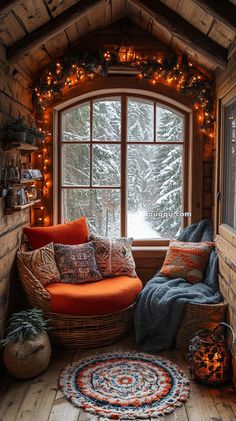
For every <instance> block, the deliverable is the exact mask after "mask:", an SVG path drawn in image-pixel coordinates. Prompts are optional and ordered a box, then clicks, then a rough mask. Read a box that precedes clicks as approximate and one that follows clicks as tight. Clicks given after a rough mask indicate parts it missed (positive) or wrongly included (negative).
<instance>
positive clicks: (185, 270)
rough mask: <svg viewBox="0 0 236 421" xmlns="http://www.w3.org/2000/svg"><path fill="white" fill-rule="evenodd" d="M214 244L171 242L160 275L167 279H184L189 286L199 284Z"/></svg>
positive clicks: (206, 242) (208, 242) (204, 242)
mask: <svg viewBox="0 0 236 421" xmlns="http://www.w3.org/2000/svg"><path fill="white" fill-rule="evenodd" d="M213 247H214V243H213V242H210V241H202V242H201V243H188V242H185V241H178V240H172V241H170V245H169V248H168V251H167V254H166V258H165V260H164V263H163V266H162V268H161V271H160V274H161V275H163V276H167V277H169V278H184V279H186V280H187V281H188V282H190V283H191V284H196V283H198V282H201V281H202V279H203V273H204V270H205V268H206V265H207V262H208V259H209V256H210V253H211V251H212V249H213Z"/></svg>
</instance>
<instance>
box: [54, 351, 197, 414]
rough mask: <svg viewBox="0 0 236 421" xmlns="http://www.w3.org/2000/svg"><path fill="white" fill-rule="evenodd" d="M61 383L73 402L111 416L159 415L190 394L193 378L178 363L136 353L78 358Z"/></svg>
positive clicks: (172, 408) (83, 407) (169, 411)
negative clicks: (190, 383)
mask: <svg viewBox="0 0 236 421" xmlns="http://www.w3.org/2000/svg"><path fill="white" fill-rule="evenodd" d="M59 385H60V387H61V389H62V392H63V393H64V395H65V396H66V397H67V399H69V400H70V401H71V402H72V404H73V405H75V406H78V407H80V408H82V409H83V410H85V411H87V412H90V413H93V414H97V415H99V416H103V417H105V418H107V419H109V418H111V419H126V420H135V419H136V418H139V419H147V418H150V417H152V418H157V417H158V416H159V415H166V414H169V413H171V412H173V411H174V409H175V408H176V407H179V406H181V405H183V402H184V401H185V400H186V399H187V398H188V394H189V381H188V379H187V377H186V376H185V375H184V373H183V372H182V371H181V370H180V369H179V368H178V367H177V366H176V365H175V364H173V363H172V362H171V361H169V360H167V359H165V358H161V357H158V356H154V355H149V354H144V353H136V352H133V353H129V352H125V353H106V354H100V355H97V356H92V357H90V358H87V359H84V360H82V361H78V362H76V363H74V364H72V365H70V366H67V367H66V368H65V369H64V370H63V372H62V373H61V376H60V379H59Z"/></svg>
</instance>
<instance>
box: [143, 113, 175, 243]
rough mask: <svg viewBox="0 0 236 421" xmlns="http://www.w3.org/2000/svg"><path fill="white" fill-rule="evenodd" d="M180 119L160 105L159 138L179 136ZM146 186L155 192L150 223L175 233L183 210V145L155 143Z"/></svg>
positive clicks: (162, 231)
mask: <svg viewBox="0 0 236 421" xmlns="http://www.w3.org/2000/svg"><path fill="white" fill-rule="evenodd" d="M182 130H183V121H182V118H181V117H180V116H178V115H177V114H174V113H172V112H170V111H168V110H165V109H163V110H162V112H161V114H160V123H159V127H158V133H157V134H158V139H159V141H165V142H167V141H168V142H174V141H180V140H182ZM148 185H149V190H150V191H151V190H152V186H153V185H155V186H156V189H155V190H156V191H158V196H157V197H154V200H155V204H154V206H153V207H152V209H151V212H152V213H153V216H152V225H153V227H154V228H155V230H156V231H157V232H160V233H161V234H162V235H164V236H165V237H170V238H172V237H175V236H176V234H177V232H178V230H179V228H180V224H181V217H180V216H179V215H178V213H179V212H181V211H182V146H181V145H171V143H170V145H163V146H162V145H161V146H157V148H156V151H155V155H154V158H153V160H152V162H151V168H150V170H149V174H148Z"/></svg>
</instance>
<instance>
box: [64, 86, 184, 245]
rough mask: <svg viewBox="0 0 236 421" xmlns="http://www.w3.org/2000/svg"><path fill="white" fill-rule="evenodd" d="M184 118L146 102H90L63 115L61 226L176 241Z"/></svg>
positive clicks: (180, 210)
mask: <svg viewBox="0 0 236 421" xmlns="http://www.w3.org/2000/svg"><path fill="white" fill-rule="evenodd" d="M186 119H187V117H186V114H185V113H183V112H180V111H179V110H177V109H175V108H170V107H169V106H167V105H166V104H164V103H161V102H159V101H158V100H156V99H152V98H151V99H150V98H149V97H141V96H135V95H131V94H130V95H128V94H122V95H121V94H119V95H118V96H114V97H112V96H103V97H95V98H92V99H89V100H86V101H85V102H81V103H79V104H77V105H76V106H73V108H69V109H66V110H64V111H61V113H60V133H59V145H60V147H59V155H60V157H59V162H60V163H61V165H60V168H61V171H59V174H60V179H59V187H60V188H59V190H60V201H59V203H60V213H61V215H60V216H61V221H62V222H64V221H65V220H73V219H75V218H77V217H79V216H81V215H86V216H87V218H88V221H89V225H90V229H91V231H92V232H95V233H97V234H99V235H103V236H129V237H133V238H134V239H135V240H140V241H143V242H145V241H146V244H148V242H150V241H151V242H152V241H158V240H161V239H166V238H174V237H175V236H176V235H177V234H178V232H179V230H180V229H181V226H182V223H183V216H184V212H186V211H187V209H186V207H185V203H186V197H185V196H186V195H185V191H186V190H187V188H186V189H185V188H184V180H185V179H186V171H185V170H186V167H187V165H186V164H185V161H186Z"/></svg>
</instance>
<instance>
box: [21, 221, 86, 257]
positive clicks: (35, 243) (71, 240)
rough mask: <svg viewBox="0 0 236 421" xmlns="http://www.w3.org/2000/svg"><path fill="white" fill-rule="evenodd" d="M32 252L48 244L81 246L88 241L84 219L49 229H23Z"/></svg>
mask: <svg viewBox="0 0 236 421" xmlns="http://www.w3.org/2000/svg"><path fill="white" fill-rule="evenodd" d="M24 233H25V234H26V236H27V238H28V240H29V243H30V245H31V247H32V249H33V250H36V249H38V248H40V247H43V246H45V245H46V244H48V243H61V244H83V243H86V242H87V241H88V236H89V229H88V225H87V220H86V218H85V217H82V218H79V219H76V220H75V221H72V222H67V223H66V224H58V225H53V226H51V227H24Z"/></svg>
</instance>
